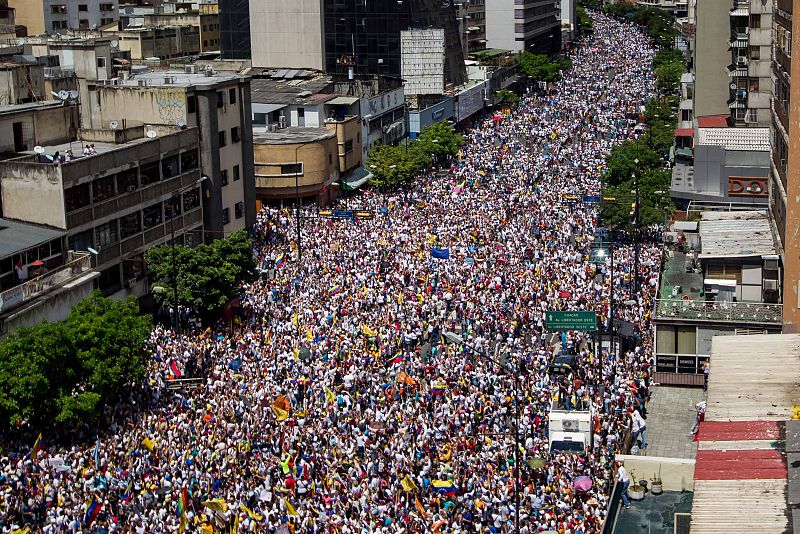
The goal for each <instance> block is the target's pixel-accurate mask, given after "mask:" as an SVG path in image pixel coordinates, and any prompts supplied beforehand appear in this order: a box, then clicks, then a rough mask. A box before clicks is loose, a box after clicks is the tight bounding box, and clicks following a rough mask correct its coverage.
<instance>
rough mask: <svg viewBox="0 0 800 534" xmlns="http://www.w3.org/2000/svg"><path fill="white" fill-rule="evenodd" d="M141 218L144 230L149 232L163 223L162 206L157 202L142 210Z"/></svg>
mask: <svg viewBox="0 0 800 534" xmlns="http://www.w3.org/2000/svg"><path fill="white" fill-rule="evenodd" d="M142 216H143V218H144V229H145V230H149V229H150V228H152V227H154V226H158V225H159V224H161V223H162V222H163V221H164V210H163V204H162V203H161V202H158V203H157V204H153V205H152V206H147V207H146V208H145V209H144V210H142Z"/></svg>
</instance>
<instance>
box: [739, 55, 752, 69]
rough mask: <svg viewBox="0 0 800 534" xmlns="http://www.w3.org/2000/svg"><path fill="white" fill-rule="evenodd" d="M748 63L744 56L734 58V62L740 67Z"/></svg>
mask: <svg viewBox="0 0 800 534" xmlns="http://www.w3.org/2000/svg"><path fill="white" fill-rule="evenodd" d="M748 63H749V61H748V59H747V58H746V57H744V56H741V57H738V58H736V64H737V65H738V66H740V67H746V66H747V64H748Z"/></svg>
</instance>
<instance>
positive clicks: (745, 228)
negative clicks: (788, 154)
mask: <svg viewBox="0 0 800 534" xmlns="http://www.w3.org/2000/svg"><path fill="white" fill-rule="evenodd" d="M765 129H766V128H765ZM698 230H699V232H700V245H701V252H700V256H699V257H700V258H734V257H741V258H746V257H750V256H769V255H773V254H777V250H776V248H775V242H774V240H773V238H772V231H771V229H770V225H769V219H767V215H766V214H765V213H764V212H762V211H728V212H724V211H705V212H703V214H702V219H701V220H700V224H699V225H698Z"/></svg>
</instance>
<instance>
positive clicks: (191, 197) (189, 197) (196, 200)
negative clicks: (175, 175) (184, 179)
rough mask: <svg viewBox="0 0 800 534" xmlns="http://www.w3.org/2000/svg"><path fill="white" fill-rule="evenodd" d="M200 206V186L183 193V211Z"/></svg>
mask: <svg viewBox="0 0 800 534" xmlns="http://www.w3.org/2000/svg"><path fill="white" fill-rule="evenodd" d="M199 207H200V188H199V187H198V188H197V189H192V190H191V191H187V192H186V193H184V194H183V211H184V212H187V211H191V210H193V209H195V208H199Z"/></svg>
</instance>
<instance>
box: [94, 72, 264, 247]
mask: <svg viewBox="0 0 800 534" xmlns="http://www.w3.org/2000/svg"><path fill="white" fill-rule="evenodd" d="M84 102H85V103H87V105H85V106H82V109H81V115H82V124H83V127H84V128H96V129H100V128H108V127H109V126H110V125H111V124H112V122H113V123H115V124H116V126H117V127H118V128H125V125H134V124H160V125H170V126H176V127H188V128H193V127H197V128H198V129H200V130H201V131H202V132H203V135H202V136H201V137H200V146H201V151H200V162H199V168H200V170H201V172H202V173H203V175H205V176H208V178H209V180H207V182H206V184H205V186H204V188H205V191H206V192H207V195H206V198H205V199H204V206H203V207H204V210H203V211H204V215H205V221H204V227H205V232H206V235H205V239H206V241H210V240H213V239H217V238H220V237H223V236H225V235H228V234H230V233H231V232H234V231H236V230H240V229H243V228H249V227H250V226H252V225H253V224H255V215H256V212H255V186H254V181H253V152H252V131H253V130H252V124H251V113H252V112H251V103H250V79H249V78H247V77H245V76H241V75H239V74H236V73H230V72H214V71H213V70H210V69H209V70H204V71H202V72H196V68H195V67H194V66H192V65H188V66H186V68H185V71H174V70H173V71H159V72H147V73H140V74H136V75H135V76H132V77H130V78H128V79H127V80H118V81H117V83H115V84H105V83H96V84H89V87H88V98H87V99H86V100H84ZM89 103H90V104H89Z"/></svg>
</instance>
